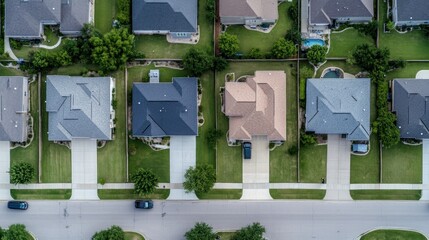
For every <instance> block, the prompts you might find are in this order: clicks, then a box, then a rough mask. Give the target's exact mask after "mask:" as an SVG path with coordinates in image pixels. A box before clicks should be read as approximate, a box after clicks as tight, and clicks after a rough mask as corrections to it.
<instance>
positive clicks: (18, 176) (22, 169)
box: [10, 162, 35, 184]
mask: <svg viewBox="0 0 429 240" xmlns="http://www.w3.org/2000/svg"><path fill="white" fill-rule="evenodd" d="M34 174H35V172H34V168H33V167H32V166H31V165H30V164H29V163H25V162H22V163H18V164H15V165H13V166H12V167H11V168H10V182H11V183H13V184H28V183H30V182H31V180H32V179H33V177H34Z"/></svg>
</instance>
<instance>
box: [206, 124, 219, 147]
mask: <svg viewBox="0 0 429 240" xmlns="http://www.w3.org/2000/svg"><path fill="white" fill-rule="evenodd" d="M222 135H223V133H222V131H221V130H219V129H214V128H213V129H210V130H209V132H208V134H207V142H208V143H209V145H211V146H213V147H216V141H217V140H218V139H219V138H220V137H222Z"/></svg>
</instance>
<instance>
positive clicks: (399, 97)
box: [393, 79, 429, 139]
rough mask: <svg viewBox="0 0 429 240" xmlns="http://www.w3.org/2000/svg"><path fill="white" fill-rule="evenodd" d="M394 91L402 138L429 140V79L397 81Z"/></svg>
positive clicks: (397, 122) (394, 81)
mask: <svg viewBox="0 0 429 240" xmlns="http://www.w3.org/2000/svg"><path fill="white" fill-rule="evenodd" d="M393 89H394V90H393V97H394V99H393V111H394V112H396V116H397V121H396V125H397V126H398V128H399V131H400V134H401V135H400V136H401V138H417V139H423V138H429V103H428V101H429V79H395V80H393Z"/></svg>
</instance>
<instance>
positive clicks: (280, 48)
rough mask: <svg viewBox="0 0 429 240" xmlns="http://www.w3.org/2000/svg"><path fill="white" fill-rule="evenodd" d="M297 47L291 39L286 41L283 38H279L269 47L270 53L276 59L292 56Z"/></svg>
mask: <svg viewBox="0 0 429 240" xmlns="http://www.w3.org/2000/svg"><path fill="white" fill-rule="evenodd" d="M296 51H297V49H296V47H295V44H294V43H293V42H292V41H287V40H286V39H284V38H280V39H279V40H277V42H275V43H274V45H273V48H272V49H271V54H272V55H273V57H274V58H277V59H286V58H289V57H291V56H293V55H294V54H295V53H296Z"/></svg>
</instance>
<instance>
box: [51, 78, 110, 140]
mask: <svg viewBox="0 0 429 240" xmlns="http://www.w3.org/2000/svg"><path fill="white" fill-rule="evenodd" d="M113 88H114V79H113V78H111V77H70V76H57V75H48V76H47V81H46V111H47V112H48V117H49V121H48V124H49V125H48V131H49V132H48V140H49V141H71V140H72V139H75V138H80V139H82V138H86V139H96V140H111V139H112V128H113V118H114V117H113V116H114V111H113V107H112V92H113Z"/></svg>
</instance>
